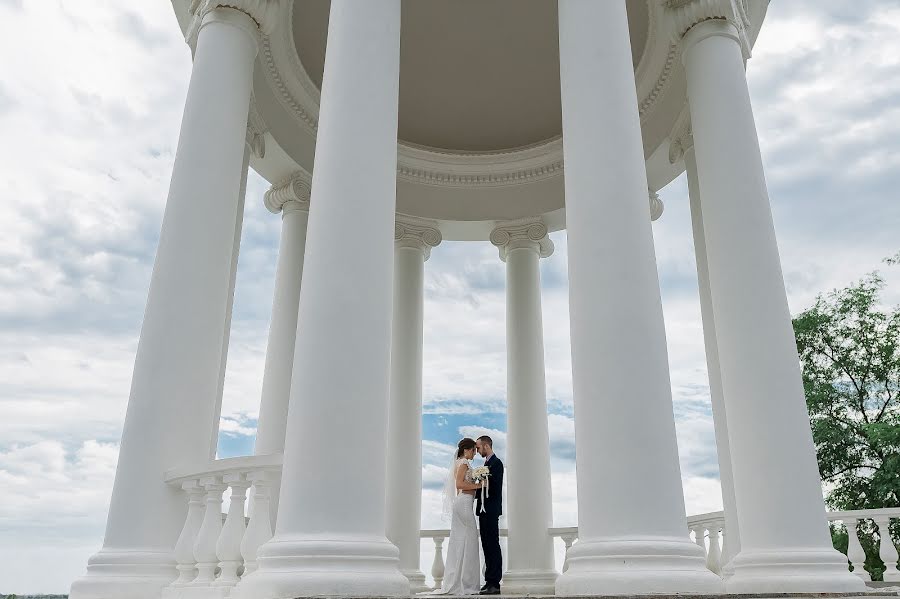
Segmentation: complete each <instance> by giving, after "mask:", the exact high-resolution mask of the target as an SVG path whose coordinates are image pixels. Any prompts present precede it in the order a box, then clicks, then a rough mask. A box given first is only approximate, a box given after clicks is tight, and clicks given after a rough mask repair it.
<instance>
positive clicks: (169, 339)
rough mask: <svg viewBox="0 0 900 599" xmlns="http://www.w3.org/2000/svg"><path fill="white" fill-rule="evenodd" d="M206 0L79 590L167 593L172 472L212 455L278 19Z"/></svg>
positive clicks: (175, 517) (78, 594)
mask: <svg viewBox="0 0 900 599" xmlns="http://www.w3.org/2000/svg"><path fill="white" fill-rule="evenodd" d="M228 3H229V4H230V5H232V6H241V5H243V3H242V2H240V1H238V2H235V1H233V0H230V1H229V2H228ZM205 6H206V8H209V10H208V11H207V12H205V13H204V14H202V15H198V18H202V24H201V25H200V32H199V38H198V40H197V47H196V54H195V56H194V68H193V71H192V74H191V82H190V86H189V88H188V96H187V102H186V105H185V110H184V118H183V121H182V125H181V134H180V137H179V142H178V150H177V154H176V158H175V165H174V169H173V171H172V180H171V184H170V187H169V197H168V201H167V203H166V211H165V216H164V218H163V224H162V230H161V233H160V240H159V247H158V249H157V254H156V262H155V264H154V267H153V274H152V276H151V281H150V292H149V295H148V298H147V307H146V311H145V313H144V323H143V327H142V329H141V338H140V342H139V344H138V350H137V355H136V358H135V366H134V375H133V378H132V384H131V394H130V397H129V400H128V409H127V412H126V416H125V426H124V430H123V432H122V442H121V446H120V450H119V461H118V468H117V470H116V478H115V483H114V486H113V492H112V499H111V502H110V508H109V516H108V519H107V524H106V535H105V537H104V541H103V548H102V549H101V550H100V552H99V553H97V554H95V555H94V556H93V557H91V559H90V560H89V562H88V571H87V575H86V576H84V577H83V578H81V579H79V580H77V581H75V582H74V583H73V584H72V589H71V591H70V596H71V597H74V598H75V599H86V598H109V597H129V598H138V599H140V598H144V597H146V598H151V597H154V598H155V597H159V593H160V589H161V588H162V587H163V586H165V585H167V584H168V583H170V582H171V581H172V580H173V579H174V578H175V570H174V558H173V548H174V544H175V541H176V539H177V538H178V534H179V529H180V528H181V524H182V523H183V522H184V516H185V509H186V505H185V501H184V497H183V495H182V494H181V493H180V492H179V491H178V490H177V489H173V488H171V487H170V486H168V485H166V484H165V482H164V481H163V477H162V474H163V472H164V471H165V470H166V469H168V468H172V467H174V466H177V465H179V464H186V463H198V462H202V461H204V460H207V459H209V457H210V448H211V447H214V440H213V437H214V436H215V432H216V430H217V420H218V413H217V411H216V410H217V403H218V402H217V392H218V386H219V377H220V373H221V363H222V355H223V347H224V343H225V336H226V327H225V323H226V321H227V318H228V315H227V311H228V306H229V300H228V295H229V290H230V284H231V270H232V255H233V251H234V242H235V239H234V236H235V231H236V227H237V220H238V206H239V203H240V202H239V196H240V187H241V179H242V172H241V171H242V168H241V167H242V164H243V160H244V151H245V139H246V131H247V115H248V111H249V106H250V89H251V84H252V75H253V63H254V59H255V56H256V36H257V27H258V25H257V23H268V22H269V19H267V16H268V15H267V14H261V13H267V12H268V11H267V10H256V11H254V12H253V14H254V18H251V17H250V16H249V15H248V14H247V13H245V12H243V11H242V10H238V9H235V8H215V6H216V3H211V4H209V5H205ZM248 10H251V9H248Z"/></svg>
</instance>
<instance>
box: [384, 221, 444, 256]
mask: <svg viewBox="0 0 900 599" xmlns="http://www.w3.org/2000/svg"><path fill="white" fill-rule="evenodd" d="M443 239H444V238H443V236H442V235H441V232H440V230H439V229H438V228H437V223H435V222H432V221H429V220H424V219H419V218H413V217H410V216H405V215H400V214H398V215H397V220H396V222H395V223H394V247H396V248H413V249H416V250H419V251H420V252H422V254H423V255H424V257H425V260H428V258H429V257H430V256H431V248H433V247H437V246H439V245H440V244H441V241H443Z"/></svg>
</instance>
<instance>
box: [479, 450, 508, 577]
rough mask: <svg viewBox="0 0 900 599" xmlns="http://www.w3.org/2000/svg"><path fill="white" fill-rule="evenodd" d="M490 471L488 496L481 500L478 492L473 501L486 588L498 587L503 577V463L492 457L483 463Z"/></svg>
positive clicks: (481, 493) (481, 492) (480, 492)
mask: <svg viewBox="0 0 900 599" xmlns="http://www.w3.org/2000/svg"><path fill="white" fill-rule="evenodd" d="M484 465H485V466H487V467H488V469H489V470H490V471H491V476H490V482H489V488H488V496H487V498H485V499H484V500H483V502H484V513H482V511H481V505H482V495H483V494H484V492H483V491H478V493H477V494H476V499H475V513H477V514H478V528H479V530H480V532H481V548H482V550H483V551H484V582H485V584H487V585H488V586H495V587H499V586H500V579H501V578H502V577H503V554H502V553H501V551H500V515H501V514H502V513H503V462H501V461H500V458H498V457H497V456H496V455H492V456H491V457H490V458H489V459H488V460H487V461H486V462H485V463H484Z"/></svg>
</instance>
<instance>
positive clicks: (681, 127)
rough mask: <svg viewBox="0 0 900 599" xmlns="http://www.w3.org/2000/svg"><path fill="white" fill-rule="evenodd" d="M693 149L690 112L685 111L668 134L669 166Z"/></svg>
mask: <svg viewBox="0 0 900 599" xmlns="http://www.w3.org/2000/svg"><path fill="white" fill-rule="evenodd" d="M693 147H694V133H693V131H692V129H691V116H690V112H689V111H687V110H685V111H684V112H683V113H682V114H681V115H680V116H679V117H678V120H677V121H676V122H675V127H673V128H672V132H671V133H670V134H669V164H675V163H676V162H678V161H679V160H681V159H682V158H684V155H685V153H686V152H687V151H688V150H690V149H691V148H693Z"/></svg>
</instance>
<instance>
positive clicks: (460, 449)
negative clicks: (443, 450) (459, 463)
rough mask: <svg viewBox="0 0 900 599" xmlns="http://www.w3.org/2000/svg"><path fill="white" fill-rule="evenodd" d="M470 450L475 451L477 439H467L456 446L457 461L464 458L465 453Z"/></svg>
mask: <svg viewBox="0 0 900 599" xmlns="http://www.w3.org/2000/svg"><path fill="white" fill-rule="evenodd" d="M469 449H475V439H470V438H468V437H466V438H465V439H463V440H462V441H460V442H459V444H458V445H457V446H456V459H459V458H461V457H463V453H464V452H465V451H467V450H469Z"/></svg>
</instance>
